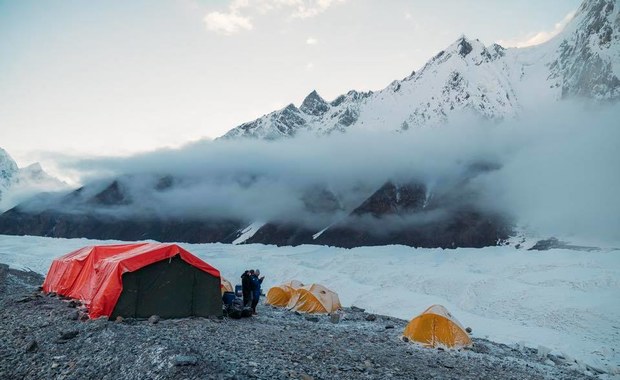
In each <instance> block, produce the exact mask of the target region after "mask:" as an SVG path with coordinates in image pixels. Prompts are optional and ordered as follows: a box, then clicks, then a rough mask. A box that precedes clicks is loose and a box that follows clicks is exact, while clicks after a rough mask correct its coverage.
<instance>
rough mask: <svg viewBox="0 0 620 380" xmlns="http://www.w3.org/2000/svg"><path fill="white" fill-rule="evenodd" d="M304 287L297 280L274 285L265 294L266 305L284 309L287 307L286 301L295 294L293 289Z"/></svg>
mask: <svg viewBox="0 0 620 380" xmlns="http://www.w3.org/2000/svg"><path fill="white" fill-rule="evenodd" d="M302 286H304V284H302V283H301V282H299V281H297V280H291V281H289V282H285V283H284V284H280V285H276V286H274V287H272V288H271V289H269V291H268V292H267V301H266V303H267V305H272V306H279V307H284V306H286V305H288V301H289V300H290V299H291V296H292V295H293V293H294V292H295V289H297V288H301V287H302Z"/></svg>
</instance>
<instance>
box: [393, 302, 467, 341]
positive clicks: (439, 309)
mask: <svg viewBox="0 0 620 380" xmlns="http://www.w3.org/2000/svg"><path fill="white" fill-rule="evenodd" d="M404 336H406V337H407V338H409V339H411V340H412V341H414V342H417V343H420V344H421V345H423V346H425V347H446V348H462V347H467V346H471V344H472V342H471V339H470V338H469V335H467V333H466V332H465V329H463V326H461V324H460V323H459V321H457V320H456V318H454V317H453V316H452V314H450V312H449V311H448V310H446V308H445V307H443V306H441V305H433V306H431V307H429V308H428V309H426V310H425V311H424V312H423V313H422V314H420V315H418V316H417V317H415V318H413V319H412V320H411V322H409V324H408V325H407V327H405V332H404Z"/></svg>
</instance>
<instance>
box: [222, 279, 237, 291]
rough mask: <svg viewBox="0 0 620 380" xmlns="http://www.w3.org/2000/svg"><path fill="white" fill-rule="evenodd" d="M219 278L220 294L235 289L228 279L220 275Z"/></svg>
mask: <svg viewBox="0 0 620 380" xmlns="http://www.w3.org/2000/svg"><path fill="white" fill-rule="evenodd" d="M220 279H221V283H222V286H221V287H220V288H221V290H222V294H224V292H234V291H235V289H234V288H233V286H232V284H231V283H230V281H228V280H227V279H225V278H224V276H222V277H220Z"/></svg>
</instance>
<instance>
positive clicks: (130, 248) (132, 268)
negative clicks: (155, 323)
mask: <svg viewBox="0 0 620 380" xmlns="http://www.w3.org/2000/svg"><path fill="white" fill-rule="evenodd" d="M160 262H161V264H160V265H159V266H157V265H156V263H160ZM173 267H174V268H175V270H174V271H173V270H171V269H170V268H173ZM178 268H181V269H178ZM133 273H136V275H137V274H138V273H145V275H149V276H150V277H149V278H154V276H155V280H154V281H155V282H154V281H151V283H150V284H148V286H149V287H148V288H147V285H146V284H142V285H139V284H140V282H139V281H138V277H136V276H129V274H133ZM149 273H150V274H149ZM201 274H202V275H201ZM156 276H159V277H160V278H161V279H158V278H156ZM170 276H172V277H170ZM171 279H172V280H173V281H170V280H171ZM163 280H165V281H166V283H158V282H157V281H163ZM215 280H217V282H216V283H214V281H215ZM128 281H130V282H131V284H130V283H129V282H128ZM212 283H213V286H212V285H211V284H212ZM162 284H163V285H166V286H167V287H165V286H159V287H156V286H157V285H162ZM219 284H220V272H219V271H218V270H217V269H215V268H214V267H212V266H211V265H209V264H207V263H205V262H204V261H202V260H200V259H199V258H197V257H196V256H194V255H192V254H191V253H189V252H188V251H186V250H184V249H183V248H181V247H179V246H178V245H175V244H159V243H138V244H120V245H108V246H90V247H84V248H81V249H78V250H76V251H73V252H71V253H68V254H66V255H64V256H62V257H59V258H57V259H55V260H54V261H53V262H52V265H51V267H50V269H49V271H48V273H47V276H46V278H45V281H44V283H43V290H44V291H45V292H55V293H58V294H60V295H63V296H66V297H71V298H75V299H78V300H80V301H82V302H83V303H84V304H85V305H86V306H87V307H88V312H89V316H90V318H93V319H94V318H98V317H100V316H104V315H105V316H112V315H113V312H114V311H115V307H116V306H117V302H118V301H119V298H121V295H122V294H125V295H126V297H123V299H122V302H119V303H122V306H123V307H124V308H129V309H131V308H132V307H133V308H134V309H132V310H135V307H136V306H135V304H136V303H138V301H140V303H142V302H149V303H150V304H149V305H147V306H149V307H151V306H153V307H155V309H157V307H158V305H161V303H165V302H167V305H166V306H168V308H169V309H170V308H172V309H173V310H172V311H171V313H170V315H169V316H170V317H174V316H175V313H177V312H182V313H185V312H189V313H190V315H203V314H204V313H208V315H215V314H217V315H221V312H222V310H221V309H222V306H221V294H220V290H219ZM140 286H142V287H140ZM182 286H185V287H182ZM124 287H125V292H124ZM159 289H163V290H159ZM158 291H159V293H158ZM162 291H165V292H167V293H165V294H164V293H161V292H162ZM193 291H196V292H197V296H196V297H195V298H194V296H193V293H192V292H193ZM188 293H189V295H188ZM211 293H214V294H215V295H216V299H217V300H219V304H217V303H215V301H214V300H213V296H212V294H211ZM164 296H165V297H164ZM201 298H203V299H205V300H206V301H204V300H202V301H201ZM182 301H187V302H190V304H189V305H186V304H181V303H180V302H182ZM132 302H133V303H132ZM205 302H207V303H209V304H208V305H207V304H205ZM216 306H217V307H216ZM218 308H219V311H218ZM151 309H152V308H151ZM175 309H176V310H175ZM179 309H182V310H180V311H178V310H179ZM164 311H165V310H164ZM134 314H135V313H134ZM153 314H158V315H160V316H162V317H164V316H165V315H166V313H165V312H163V313H153ZM122 315H123V316H127V314H122ZM133 316H135V317H139V316H138V315H133ZM148 316H149V315H147V317H148Z"/></svg>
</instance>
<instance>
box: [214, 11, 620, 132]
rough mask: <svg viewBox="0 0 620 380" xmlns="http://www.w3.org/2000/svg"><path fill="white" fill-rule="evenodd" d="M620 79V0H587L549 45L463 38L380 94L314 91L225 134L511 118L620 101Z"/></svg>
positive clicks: (404, 128)
mask: <svg viewBox="0 0 620 380" xmlns="http://www.w3.org/2000/svg"><path fill="white" fill-rule="evenodd" d="M619 78H620V1H619V0H585V1H584V2H583V3H582V5H581V6H580V7H579V9H578V10H577V12H576V14H575V17H574V19H573V20H572V21H571V22H570V23H569V24H568V25H567V26H566V28H565V29H564V30H563V31H562V33H560V34H559V35H557V36H556V37H555V38H553V39H552V40H550V41H548V42H546V43H543V44H540V45H537V46H532V47H528V48H521V49H517V48H509V49H505V48H503V47H501V46H499V45H497V44H492V45H490V46H485V45H484V44H483V43H482V42H481V41H479V40H477V39H468V38H466V37H465V36H463V37H461V38H459V39H458V40H456V41H455V42H454V43H453V44H451V45H450V46H448V47H447V48H446V49H445V50H442V51H441V52H439V53H438V54H437V55H436V56H435V57H433V58H432V59H430V60H429V61H428V62H427V63H426V64H425V65H424V67H422V68H421V69H420V70H419V71H417V72H414V73H412V74H411V75H409V76H407V77H406V78H404V79H402V80H395V81H393V82H392V83H391V84H390V85H388V86H387V87H386V88H384V89H382V90H380V91H377V92H364V93H361V92H357V91H349V92H348V93H347V94H344V95H341V96H339V97H338V98H336V99H335V100H333V101H331V102H327V101H325V100H324V99H323V98H321V96H319V94H318V93H317V92H316V91H313V92H311V93H310V94H309V95H308V96H307V97H306V99H304V101H303V103H302V104H301V105H300V107H299V108H298V107H296V106H295V105H293V104H289V105H288V106H286V107H285V108H283V109H281V110H277V111H274V112H271V113H269V114H267V115H264V116H262V117H260V118H258V119H256V120H254V121H251V122H248V123H245V124H242V125H240V126H238V127H236V128H233V129H231V130H230V131H229V132H227V133H226V134H225V135H224V136H223V137H224V138H240V137H241V138H259V139H278V138H282V137H293V136H297V135H299V134H303V133H311V134H315V135H329V134H331V133H334V132H346V131H349V130H369V129H370V130H380V131H388V132H395V131H397V132H404V131H407V130H409V129H413V128H417V127H432V126H437V125H441V124H445V123H447V122H449V121H450V120H455V119H458V118H462V117H463V116H464V115H473V116H474V117H480V118H483V119H490V120H502V119H510V118H515V117H518V116H519V115H521V114H523V113H524V111H525V110H528V109H530V108H532V107H540V105H541V104H548V103H553V102H556V101H559V100H561V99H565V98H575V97H577V98H587V99H594V100H598V101H610V100H611V101H617V100H619V99H620V79H619Z"/></svg>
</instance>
